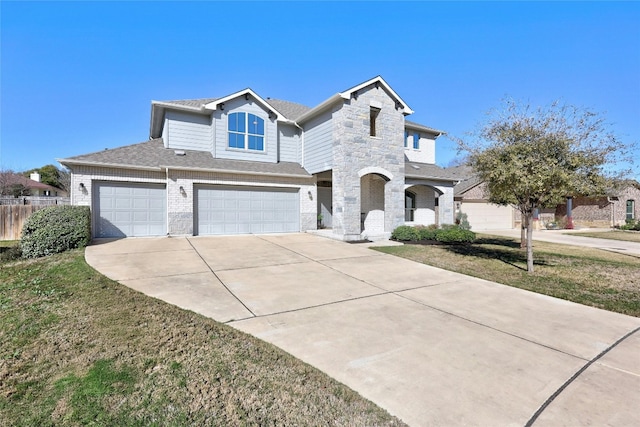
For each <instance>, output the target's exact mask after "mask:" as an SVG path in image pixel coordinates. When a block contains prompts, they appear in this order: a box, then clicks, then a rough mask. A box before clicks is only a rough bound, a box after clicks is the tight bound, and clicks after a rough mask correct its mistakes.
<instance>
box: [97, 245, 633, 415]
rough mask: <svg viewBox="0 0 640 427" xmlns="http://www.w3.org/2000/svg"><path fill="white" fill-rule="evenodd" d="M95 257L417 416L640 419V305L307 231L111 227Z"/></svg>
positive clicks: (132, 280)
mask: <svg viewBox="0 0 640 427" xmlns="http://www.w3.org/2000/svg"><path fill="white" fill-rule="evenodd" d="M86 259H87V262H88V263H89V264H91V265H92V266H93V267H95V268H96V269H97V270H98V271H100V272H102V273H103V274H105V275H106V276H108V277H110V278H112V279H114V280H117V281H119V282H121V283H123V284H125V285H126V286H129V287H131V288H134V289H137V290H139V291H141V292H144V293H146V294H148V295H150V296H153V297H156V298H160V299H162V300H165V301H167V302H169V303H172V304H176V305H178V306H181V307H184V308H186V309H189V310H193V311H196V312H198V313H201V314H203V315H205V316H209V317H211V318H213V319H216V320H218V321H221V322H226V323H228V324H229V325H231V326H233V327H235V328H237V329H240V330H242V331H245V332H247V333H250V334H252V335H255V336H257V337H259V338H261V339H263V340H265V341H268V342H270V343H273V344H275V345H276V346H278V347H280V348H282V349H284V350H286V351H287V352H289V353H291V354H293V355H294V356H296V357H298V358H300V359H301V360H303V361H305V362H307V363H309V364H311V365H313V366H315V367H317V368H319V369H320V370H322V371H324V372H326V373H327V374H329V375H330V376H332V377H334V378H336V379H337V380H339V381H341V382H343V383H344V384H346V385H348V386H349V387H351V388H353V389H354V390H356V391H358V392H359V393H360V394H362V395H363V396H364V397H366V398H368V399H370V400H372V401H373V402H375V403H377V404H378V405H379V406H381V407H383V408H385V409H387V410H388V411H389V412H390V413H392V414H394V415H396V416H398V417H399V418H401V419H402V420H404V421H405V422H407V423H408V424H410V425H414V426H423V425H429V426H434V425H437V426H457V425H478V426H523V425H535V426H559V425H569V426H576V425H598V426H604V425H610V426H624V425H628V426H637V425H640V410H639V409H638V408H640V318H635V317H630V316H624V315H620V314H616V313H611V312H607V311H603V310H598V309H595V308H590V307H586V306H582V305H579V304H573V303H570V302H566V301H563V300H558V299H555V298H550V297H546V296H542V295H538V294H535V293H531V292H527V291H522V290H519V289H515V288H510V287H507V286H502V285H499V284H496V283H492V282H488V281H484V280H479V279H474V278H471V277H468V276H463V275H460V274H456V273H451V272H447V271H444V270H440V269H437V268H433V267H429V266H426V265H422V264H418V263H414V262H411V261H408V260H404V259H400V258H396V257H392V256H389V255H384V254H381V253H379V252H375V251H372V250H370V249H368V248H367V247H365V246H362V245H358V244H348V243H343V242H338V241H333V240H329V239H326V238H322V237H318V236H313V235H309V234H282V235H263V236H234V237H189V238H152V239H123V240H116V241H111V242H107V241H102V242H98V243H96V244H94V245H92V246H89V247H88V248H87V250H86Z"/></svg>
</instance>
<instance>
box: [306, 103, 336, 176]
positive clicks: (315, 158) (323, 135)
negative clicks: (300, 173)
mask: <svg viewBox="0 0 640 427" xmlns="http://www.w3.org/2000/svg"><path fill="white" fill-rule="evenodd" d="M303 128H304V130H305V132H304V168H305V169H306V170H307V171H308V172H309V173H312V174H313V173H318V172H322V171H325V170H329V169H331V168H332V160H333V154H332V143H333V135H332V132H333V119H332V114H331V111H327V112H326V113H324V114H321V115H320V116H318V117H316V118H314V119H313V120H310V121H309V122H308V123H306V124H305V125H304V126H303Z"/></svg>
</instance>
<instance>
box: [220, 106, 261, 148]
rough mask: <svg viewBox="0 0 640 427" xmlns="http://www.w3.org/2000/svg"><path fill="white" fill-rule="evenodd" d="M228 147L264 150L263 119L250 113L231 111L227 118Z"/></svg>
mask: <svg viewBox="0 0 640 427" xmlns="http://www.w3.org/2000/svg"><path fill="white" fill-rule="evenodd" d="M228 131H229V148H238V149H241V150H256V151H264V120H263V119H261V118H260V117H258V116H256V115H254V114H250V113H231V114H229V118H228Z"/></svg>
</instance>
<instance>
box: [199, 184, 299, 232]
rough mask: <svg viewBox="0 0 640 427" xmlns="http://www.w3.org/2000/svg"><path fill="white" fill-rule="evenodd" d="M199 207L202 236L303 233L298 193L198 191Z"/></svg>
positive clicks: (225, 188) (247, 189)
mask: <svg viewBox="0 0 640 427" xmlns="http://www.w3.org/2000/svg"><path fill="white" fill-rule="evenodd" d="M196 204H197V234H199V235H209V234H262V233H286V232H298V231H300V209H299V196H298V189H289V188H259V187H231V186H207V187H198V188H196Z"/></svg>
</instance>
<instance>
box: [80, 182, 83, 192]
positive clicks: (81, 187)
mask: <svg viewBox="0 0 640 427" xmlns="http://www.w3.org/2000/svg"><path fill="white" fill-rule="evenodd" d="M80 189H81V190H84V182H81V183H80Z"/></svg>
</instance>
